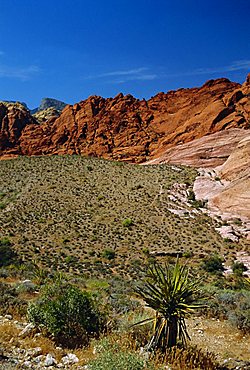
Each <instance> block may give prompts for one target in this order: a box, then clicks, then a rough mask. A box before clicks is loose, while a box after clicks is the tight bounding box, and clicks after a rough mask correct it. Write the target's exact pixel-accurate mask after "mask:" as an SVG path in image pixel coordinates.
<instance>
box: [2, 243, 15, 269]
mask: <svg viewBox="0 0 250 370" xmlns="http://www.w3.org/2000/svg"><path fill="white" fill-rule="evenodd" d="M16 260H17V255H16V253H15V252H14V251H13V249H12V245H11V242H10V240H9V239H8V238H2V239H0V267H2V266H8V265H10V264H12V263H13V262H15V261H16Z"/></svg>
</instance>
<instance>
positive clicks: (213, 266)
mask: <svg viewBox="0 0 250 370" xmlns="http://www.w3.org/2000/svg"><path fill="white" fill-rule="evenodd" d="M222 262H223V261H222V259H221V257H220V256H218V255H217V254H214V255H212V256H208V257H207V258H205V259H204V260H203V263H202V268H203V269H204V270H205V271H207V272H211V273H222V271H224V267H223V264H222Z"/></svg>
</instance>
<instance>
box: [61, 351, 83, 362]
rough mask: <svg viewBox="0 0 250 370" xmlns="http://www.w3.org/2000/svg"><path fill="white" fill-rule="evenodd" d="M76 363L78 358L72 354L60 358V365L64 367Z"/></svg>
mask: <svg viewBox="0 0 250 370" xmlns="http://www.w3.org/2000/svg"><path fill="white" fill-rule="evenodd" d="M77 362H79V358H78V357H77V356H76V355H75V354H74V353H68V354H67V356H64V357H63V358H62V363H63V364H64V365H68V364H76V363H77Z"/></svg>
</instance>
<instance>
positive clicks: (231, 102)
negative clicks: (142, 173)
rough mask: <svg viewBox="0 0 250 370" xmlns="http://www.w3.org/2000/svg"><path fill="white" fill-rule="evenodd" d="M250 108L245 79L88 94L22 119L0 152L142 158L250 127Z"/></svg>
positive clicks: (134, 160)
mask: <svg viewBox="0 0 250 370" xmlns="http://www.w3.org/2000/svg"><path fill="white" fill-rule="evenodd" d="M249 111H250V108H249V81H248V80H247V81H246V82H245V84H243V85H240V84H238V83H234V82H231V81H229V80H228V79H225V78H221V79H218V80H210V81H208V82H206V83H205V84H204V85H203V86H202V87H200V88H192V89H179V90H177V91H169V92H168V93H167V94H165V93H159V94H157V95H156V96H154V97H152V98H151V99H149V100H148V101H146V100H138V99H136V98H134V97H133V96H132V95H126V96H123V94H119V95H117V96H116V97H115V98H108V99H104V98H102V97H98V96H92V97H89V98H88V99H86V100H84V101H82V102H80V103H77V104H75V105H73V106H71V105H68V106H66V107H65V108H64V110H63V111H62V114H61V115H60V116H59V117H58V118H56V117H53V118H50V119H49V120H46V121H45V122H42V123H40V124H39V125H38V124H37V122H34V121H32V120H30V119H28V120H27V119H26V120H25V121H24V123H22V124H20V125H19V131H20V132H19V133H20V134H19V135H18V136H17V137H15V140H14V141H11V145H9V143H8V142H5V145H3V140H0V150H1V153H0V154H1V155H2V156H3V155H5V156H6V155H8V154H9V153H10V152H11V150H13V148H15V150H16V153H17V154H24V155H41V154H45V155H46V154H81V155H89V156H98V157H104V158H108V159H115V160H125V161H130V162H137V163H140V162H144V161H146V160H148V159H153V158H157V157H159V156H160V155H162V154H163V153H164V152H165V151H166V150H167V149H169V148H171V147H175V146H176V145H181V144H183V143H187V142H190V141H192V140H194V139H197V138H201V137H203V136H204V135H210V134H213V133H215V132H218V131H222V130H225V129H229V128H245V129H246V128H249ZM5 116H6V114H5V113H3V114H2V116H1V115H0V121H1V120H3V119H4V117H5ZM9 132H10V135H11V132H12V131H11V127H10V130H9Z"/></svg>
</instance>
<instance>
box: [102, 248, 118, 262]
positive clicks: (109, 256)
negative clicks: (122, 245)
mask: <svg viewBox="0 0 250 370" xmlns="http://www.w3.org/2000/svg"><path fill="white" fill-rule="evenodd" d="M102 256H103V257H104V258H107V259H108V260H113V259H114V258H115V251H114V250H113V249H105V250H104V251H103V254H102Z"/></svg>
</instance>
